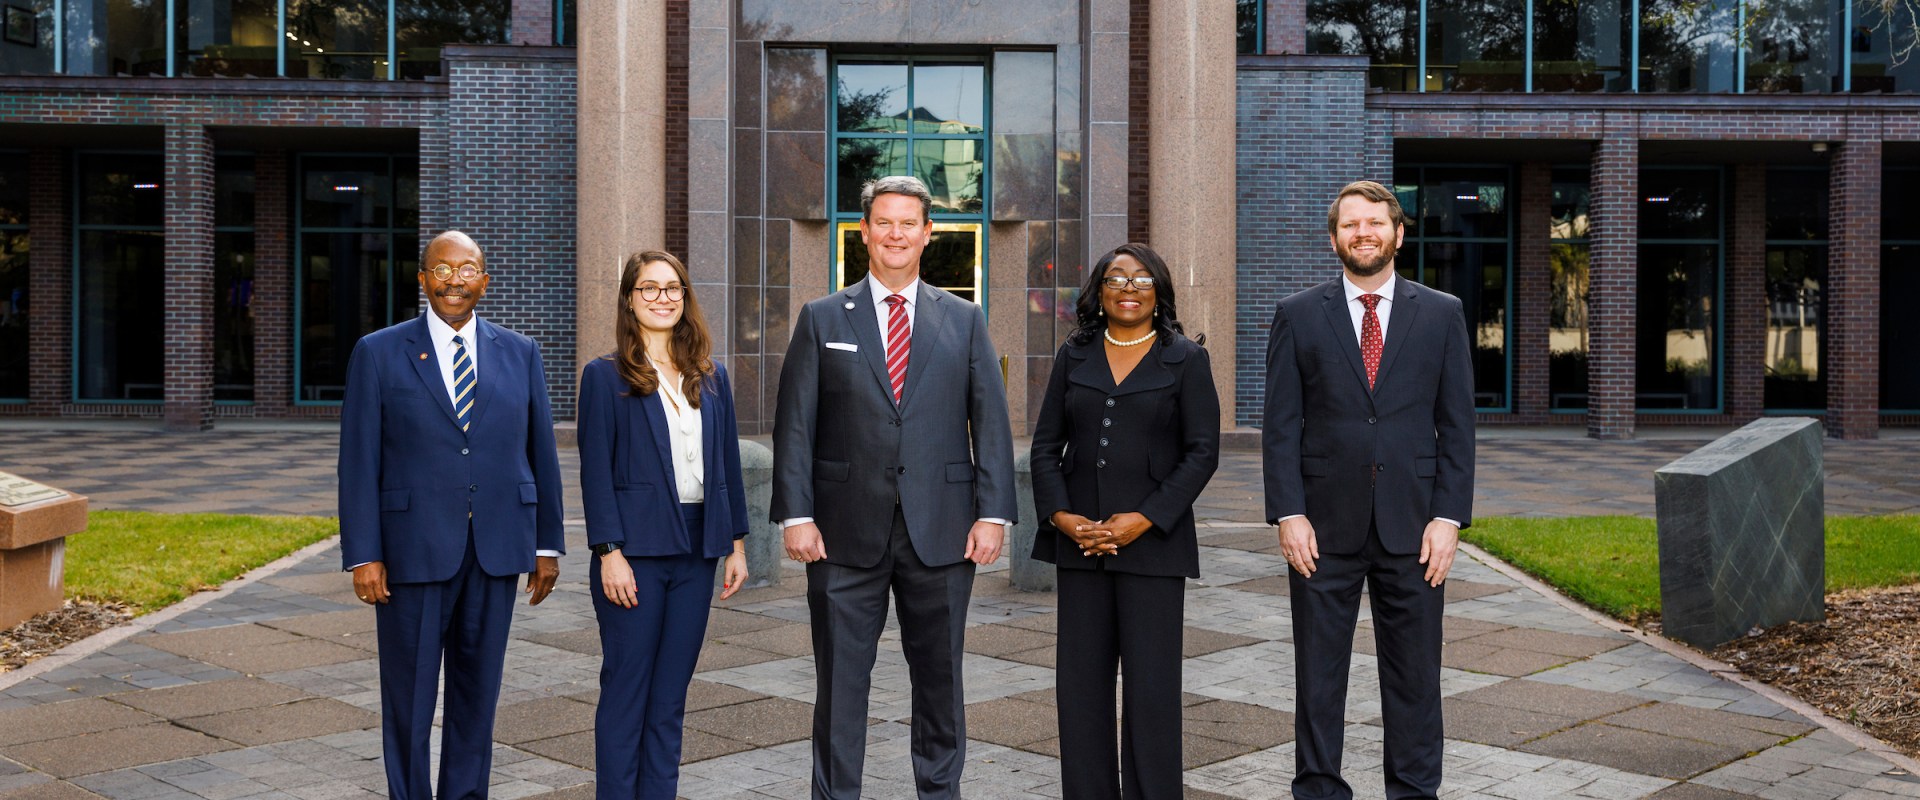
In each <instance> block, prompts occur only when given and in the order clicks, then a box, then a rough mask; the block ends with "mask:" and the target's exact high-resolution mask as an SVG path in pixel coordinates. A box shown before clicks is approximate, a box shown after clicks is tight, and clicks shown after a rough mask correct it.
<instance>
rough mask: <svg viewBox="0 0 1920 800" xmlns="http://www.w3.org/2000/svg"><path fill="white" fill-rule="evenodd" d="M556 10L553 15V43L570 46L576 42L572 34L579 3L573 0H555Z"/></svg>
mask: <svg viewBox="0 0 1920 800" xmlns="http://www.w3.org/2000/svg"><path fill="white" fill-rule="evenodd" d="M556 5H557V6H559V8H558V10H557V11H555V12H554V15H553V43H554V44H559V45H566V46H568V47H572V46H574V45H575V44H578V39H577V38H576V37H575V35H574V24H575V20H577V19H578V18H579V12H578V8H579V5H580V4H579V3H577V2H575V1H574V0H557V2H556Z"/></svg>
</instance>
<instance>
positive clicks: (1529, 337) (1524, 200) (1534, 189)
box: [1505, 161, 1553, 425]
mask: <svg viewBox="0 0 1920 800" xmlns="http://www.w3.org/2000/svg"><path fill="white" fill-rule="evenodd" d="M1515 178H1516V180H1517V181H1518V183H1519V186H1518V187H1517V188H1518V190H1519V191H1518V192H1517V193H1516V194H1517V197H1518V202H1517V203H1515V204H1514V207H1513V214H1514V234H1515V235H1514V238H1515V242H1514V254H1513V306H1512V308H1511V309H1509V312H1508V314H1507V325H1508V331H1509V333H1510V336H1509V341H1511V342H1513V413H1512V414H1510V415H1505V416H1511V417H1513V418H1514V419H1513V421H1514V422H1524V423H1525V424H1529V425H1536V424H1541V423H1545V422H1547V421H1548V409H1549V405H1550V404H1549V403H1548V387H1547V374H1548V365H1547V362H1548V358H1549V355H1550V354H1549V349H1550V347H1549V342H1548V340H1547V334H1548V330H1547V325H1548V322H1549V316H1550V315H1549V312H1550V311H1551V303H1550V302H1549V298H1550V297H1551V296H1552V293H1553V265H1552V263H1551V255H1550V252H1549V245H1550V244H1551V242H1550V238H1551V233H1552V232H1551V230H1549V225H1548V220H1549V215H1550V214H1551V213H1552V206H1553V166H1552V165H1551V164H1547V163H1545V162H1540V161H1529V162H1526V163H1524V164H1521V165H1520V169H1519V170H1517V171H1516V172H1515Z"/></svg>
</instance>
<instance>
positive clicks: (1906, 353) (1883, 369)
mask: <svg viewBox="0 0 1920 800" xmlns="http://www.w3.org/2000/svg"><path fill="white" fill-rule="evenodd" d="M1909 63H1912V62H1909ZM1880 185H1881V186H1883V187H1886V188H1888V189H1890V190H1891V189H1892V188H1893V187H1896V186H1900V187H1909V186H1920V169H1915V168H1912V167H1896V168H1890V169H1888V170H1887V171H1886V172H1885V173H1883V174H1882V178H1881V184H1880ZM1880 213H1881V217H1880V220H1881V221H1880V238H1881V245H1880V296H1881V297H1882V298H1893V297H1897V298H1907V297H1916V296H1920V235H1916V234H1914V233H1913V232H1912V231H1913V226H1912V225H1911V221H1912V220H1913V217H1914V214H1916V213H1920V198H1915V197H1914V193H1913V192H1911V191H1887V192H1886V193H1884V194H1883V195H1881V204H1880ZM1916 350H1920V314H1911V313H1896V312H1895V311H1894V304H1891V303H1888V302H1887V301H1886V300H1885V299H1883V300H1881V302H1880V408H1882V409H1884V410H1887V411H1904V412H1907V413H1920V369H1914V367H1913V358H1912V355H1911V354H1912V353H1913V352H1915V351H1916Z"/></svg>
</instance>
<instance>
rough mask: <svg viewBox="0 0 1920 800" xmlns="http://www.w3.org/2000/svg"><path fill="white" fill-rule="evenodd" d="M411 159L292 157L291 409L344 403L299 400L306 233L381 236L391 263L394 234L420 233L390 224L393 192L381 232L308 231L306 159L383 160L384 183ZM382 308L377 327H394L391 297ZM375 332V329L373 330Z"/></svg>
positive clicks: (347, 154) (396, 205) (327, 228)
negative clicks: (398, 164) (399, 163)
mask: <svg viewBox="0 0 1920 800" xmlns="http://www.w3.org/2000/svg"><path fill="white" fill-rule="evenodd" d="M412 157H413V156H411V155H407V154H396V153H354V152H319V153H300V154H298V155H296V156H295V157H294V164H293V172H292V173H291V175H289V180H288V181H287V183H288V185H289V186H290V187H293V188H292V189H291V191H290V192H289V193H290V194H292V195H293V220H292V222H293V224H292V225H291V226H290V232H291V234H292V236H293V262H292V264H291V271H292V280H293V404H294V405H295V406H300V407H316V408H324V407H328V406H333V407H339V406H340V405H341V404H342V403H344V402H346V400H345V398H344V397H343V398H342V399H340V400H304V399H302V397H301V396H302V394H303V392H302V391H301V390H302V388H303V387H304V385H305V384H304V380H305V376H304V375H302V374H301V365H302V364H304V363H306V359H305V358H304V355H305V352H306V344H307V342H306V337H305V336H303V335H302V334H301V332H302V331H303V330H305V329H306V320H305V318H306V307H307V306H306V283H307V282H306V281H305V280H304V279H303V278H304V277H305V276H304V274H303V272H302V270H304V269H305V262H306V235H307V234H309V233H354V234H369V235H381V236H385V237H386V239H387V257H388V258H389V259H392V258H397V257H398V256H397V254H396V251H395V250H394V249H393V237H394V236H395V235H396V234H403V233H405V234H413V235H415V236H418V235H419V233H420V232H419V229H417V228H401V227H395V225H394V224H393V216H394V212H395V210H396V209H398V208H399V207H400V197H399V194H398V193H397V192H396V193H395V194H394V196H393V198H392V202H390V203H388V204H387V225H386V227H384V228H375V227H367V228H342V227H335V226H313V227H309V226H308V225H307V224H306V222H305V220H306V215H305V213H304V212H305V206H306V202H307V193H306V189H305V187H306V174H307V168H306V160H307V159H308V158H384V159H386V161H387V178H388V180H394V177H395V172H394V168H393V164H394V160H395V159H400V158H412ZM394 183H395V185H398V183H399V182H398V181H397V180H395V181H394ZM387 276H388V279H389V280H391V279H392V276H393V272H392V271H391V270H389V271H388V272H387ZM393 289H394V287H393V285H392V284H389V285H388V286H387V291H389V292H392V291H393ZM413 290H414V291H415V292H416V295H415V303H414V308H415V315H416V316H418V312H419V306H420V302H419V296H418V294H417V293H418V291H419V287H418V286H415V287H414V288H413ZM384 307H385V309H386V311H387V320H386V324H385V325H382V326H381V327H383V328H384V327H387V326H390V325H393V324H394V319H393V302H392V295H389V296H388V302H387V303H385V304H384ZM375 330H378V329H377V328H376V329H375ZM369 332H371V331H369ZM340 355H341V356H342V357H343V358H344V357H346V356H348V355H350V353H341V354H340Z"/></svg>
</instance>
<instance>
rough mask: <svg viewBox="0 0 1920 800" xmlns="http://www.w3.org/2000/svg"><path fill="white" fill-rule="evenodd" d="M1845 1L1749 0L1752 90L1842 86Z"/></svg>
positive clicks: (1817, 89) (1748, 83)
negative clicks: (1840, 78)
mask: <svg viewBox="0 0 1920 800" xmlns="http://www.w3.org/2000/svg"><path fill="white" fill-rule="evenodd" d="M1843 1H1844V0H1747V11H1746V13H1747V28H1748V30H1747V47H1748V51H1747V65H1746V66H1747V78H1746V90H1747V91H1749V92H1835V91H1839V90H1840V81H1839V76H1840V54H1841V52H1842V46H1843V45H1842V43H1841V41H1840V28H1841V24H1842V23H1843V22H1844V19H1843V17H1842V15H1843V14H1844V13H1845V10H1844V9H1845V7H1844V6H1842V5H1841V2H1843Z"/></svg>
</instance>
